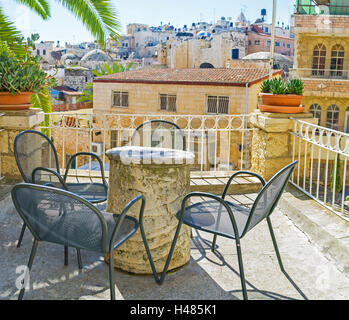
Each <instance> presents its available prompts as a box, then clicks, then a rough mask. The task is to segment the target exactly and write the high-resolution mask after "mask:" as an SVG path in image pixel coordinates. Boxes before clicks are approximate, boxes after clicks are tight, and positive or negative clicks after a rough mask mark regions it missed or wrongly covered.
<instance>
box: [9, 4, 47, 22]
mask: <svg viewBox="0 0 349 320" xmlns="http://www.w3.org/2000/svg"><path fill="white" fill-rule="evenodd" d="M14 1H16V2H18V3H19V4H22V5H25V6H27V7H28V8H30V9H31V10H33V11H34V12H35V13H37V14H38V15H39V16H40V17H41V18H42V19H44V20H47V19H48V18H50V6H49V4H48V3H47V1H46V0H14Z"/></svg>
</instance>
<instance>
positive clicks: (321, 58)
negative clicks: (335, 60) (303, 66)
mask: <svg viewBox="0 0 349 320" xmlns="http://www.w3.org/2000/svg"><path fill="white" fill-rule="evenodd" d="M325 64H326V47H325V46H324V45H323V44H318V45H316V46H315V48H314V51H313V76H323V75H324V74H325Z"/></svg>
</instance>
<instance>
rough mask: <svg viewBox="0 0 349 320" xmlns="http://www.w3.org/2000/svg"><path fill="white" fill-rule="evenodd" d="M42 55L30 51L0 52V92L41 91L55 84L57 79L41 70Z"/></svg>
mask: <svg viewBox="0 0 349 320" xmlns="http://www.w3.org/2000/svg"><path fill="white" fill-rule="evenodd" d="M40 59H41V58H40V57H39V56H37V57H33V56H32V55H31V54H30V52H28V51H27V52H26V53H25V54H24V55H23V56H17V55H15V54H14V53H12V52H11V51H9V50H4V51H2V52H0V92H10V93H11V94H13V95H15V94H16V93H20V92H34V93H40V92H41V91H42V90H43V89H44V88H47V87H51V86H54V85H55V79H54V78H52V77H49V76H47V74H46V73H45V72H44V71H43V70H41V67H40V64H39V62H40Z"/></svg>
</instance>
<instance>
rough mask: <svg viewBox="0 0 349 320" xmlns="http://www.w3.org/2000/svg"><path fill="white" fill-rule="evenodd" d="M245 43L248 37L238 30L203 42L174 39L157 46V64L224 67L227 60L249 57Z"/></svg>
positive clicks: (175, 66)
mask: <svg viewBox="0 0 349 320" xmlns="http://www.w3.org/2000/svg"><path fill="white" fill-rule="evenodd" d="M246 44H247V36H246V34H245V33H244V32H241V31H237V30H236V31H225V32H221V33H218V34H212V36H209V37H206V38H202V39H197V38H195V39H193V38H180V39H174V40H172V41H168V42H167V43H166V44H164V45H160V46H158V61H159V63H162V64H166V65H167V66H168V67H169V68H173V69H182V68H200V67H201V68H202V67H211V68H225V67H226V63H227V60H229V59H232V58H233V59H241V58H242V57H244V56H245V55H246Z"/></svg>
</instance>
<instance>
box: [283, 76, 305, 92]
mask: <svg viewBox="0 0 349 320" xmlns="http://www.w3.org/2000/svg"><path fill="white" fill-rule="evenodd" d="M303 92H304V85H303V81H302V80H300V79H291V80H289V81H288V82H287V93H288V94H297V95H303Z"/></svg>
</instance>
